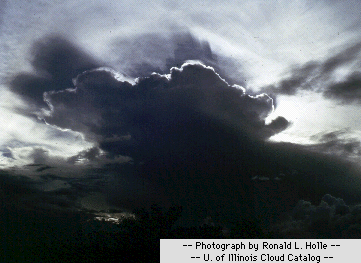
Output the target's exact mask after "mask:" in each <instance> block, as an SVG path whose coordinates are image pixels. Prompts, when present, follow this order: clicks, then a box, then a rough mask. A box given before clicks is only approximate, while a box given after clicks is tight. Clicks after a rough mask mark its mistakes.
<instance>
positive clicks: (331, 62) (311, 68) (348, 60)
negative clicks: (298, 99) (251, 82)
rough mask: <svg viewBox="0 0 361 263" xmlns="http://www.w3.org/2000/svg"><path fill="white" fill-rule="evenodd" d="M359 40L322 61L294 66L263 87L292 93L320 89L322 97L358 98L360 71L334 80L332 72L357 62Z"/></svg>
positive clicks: (353, 99)
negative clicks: (287, 73) (277, 79)
mask: <svg viewBox="0 0 361 263" xmlns="http://www.w3.org/2000/svg"><path fill="white" fill-rule="evenodd" d="M360 50H361V43H357V44H355V45H353V46H351V47H349V48H346V49H345V50H343V51H342V52H339V53H337V54H336V55H334V56H331V57H330V58H328V59H326V60H325V61H322V62H321V61H310V62H308V63H306V64H304V65H299V66H294V67H293V69H291V71H290V72H289V76H288V77H286V78H284V79H283V80H281V81H280V82H279V83H278V84H276V85H271V86H268V87H265V88H264V89H265V90H266V91H269V92H271V93H275V94H286V95H295V94H296V93H297V92H298V91H300V90H313V91H318V92H322V93H323V94H324V96H325V97H327V98H332V99H339V100H342V101H345V102H352V101H355V100H358V99H359V97H360V95H359V90H358V89H359V84H360V73H359V72H354V73H352V74H351V75H349V76H348V77H347V78H346V80H344V81H340V82H338V81H335V78H334V74H335V73H336V71H337V70H339V69H342V67H344V66H348V65H350V64H352V63H355V62H357V61H358V58H359V53H360Z"/></svg>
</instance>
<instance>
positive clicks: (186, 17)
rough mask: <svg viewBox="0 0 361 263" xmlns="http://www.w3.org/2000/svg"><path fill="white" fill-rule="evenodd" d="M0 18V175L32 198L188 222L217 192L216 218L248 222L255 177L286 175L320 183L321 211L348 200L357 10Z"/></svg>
mask: <svg viewBox="0 0 361 263" xmlns="http://www.w3.org/2000/svg"><path fill="white" fill-rule="evenodd" d="M0 10H1V12H0V38H1V41H0V80H1V82H0V85H1V89H0V95H1V101H0V113H1V114H0V134H1V136H0V169H3V170H4V171H7V172H9V173H11V174H14V175H16V176H17V177H19V178H25V177H26V178H27V180H30V181H31V182H32V183H31V184H30V185H31V187H35V188H37V189H42V190H44V191H56V190H59V189H82V190H81V191H80V190H79V191H80V192H81V193H79V196H78V197H79V202H78V203H77V205H78V206H81V205H79V204H82V203H84V202H85V201H84V200H93V199H92V198H89V196H88V194H89V193H93V192H101V193H102V194H103V195H104V196H105V198H106V199H107V200H108V202H109V203H112V205H115V206H118V207H127V208H133V207H134V206H139V205H146V203H147V202H148V203H150V202H159V203H162V204H163V205H168V204H170V203H176V202H178V200H180V201H179V202H180V203H181V204H182V205H184V206H186V207H189V211H187V212H186V213H188V214H189V215H193V214H196V213H198V212H199V210H197V209H198V208H199V207H202V206H204V207H206V208H205V209H204V210H205V211H206V212H204V214H202V215H200V216H199V217H202V216H207V213H208V212H207V211H211V210H212V209H213V208H212V207H211V206H212V205H213V204H214V200H213V199H217V198H216V197H215V196H222V197H224V198H226V199H227V200H232V202H228V205H227V206H225V207H224V214H227V213H228V214H229V213H230V211H233V210H237V209H238V211H240V213H236V212H235V213H234V216H240V215H241V214H242V213H241V211H245V210H246V211H251V210H252V211H253V208H249V206H250V205H249V204H250V203H253V202H258V203H257V205H256V206H257V207H259V204H260V203H261V202H262V200H263V199H262V198H261V197H257V198H253V197H250V196H251V195H252V194H251V193H250V192H249V191H250V190H249V189H250V187H248V186H250V185H251V184H252V182H253V181H254V180H252V178H253V179H254V178H258V179H259V178H268V180H270V178H271V179H272V178H279V176H280V174H283V175H284V174H290V176H289V177H290V178H291V179H290V180H291V181H292V180H293V179H294V178H293V177H292V176H293V175H294V174H295V173H294V172H297V173H299V174H301V175H300V177H302V178H303V179H302V180H305V184H307V183H306V182H307V180H308V179H305V178H306V177H304V175H305V174H309V173H312V174H313V175H316V177H317V178H319V176H322V178H323V179H322V180H324V181H322V182H316V183H315V185H314V187H315V189H322V190H319V192H320V193H319V195H320V196H319V195H317V198H318V201H320V200H321V197H322V195H323V194H326V193H327V194H332V195H340V196H336V197H337V198H344V199H345V200H346V201H349V202H355V200H358V199H357V198H356V197H359V196H361V194H360V193H361V191H358V189H359V188H358V184H359V183H360V182H359V181H360V180H361V177H360V173H359V168H360V167H359V165H358V163H359V160H360V154H361V148H360V140H361V124H360V122H359V121H358V120H359V118H360V117H361V107H360V99H361V95H360V91H361V88H360V87H361V72H360V56H361V55H360V51H361V44H360V41H359V39H360V35H361V30H360V27H359V23H360V18H361V16H360V12H359V11H358V10H360V3H359V1H356V0H355V1H353V0H348V1H346V2H345V1H342V2H339V1H317V2H315V1H306V0H298V1H285V0H279V1H276V0H273V1H260V0H259V1H258V0H257V1H254V0H253V1H248V0H245V1H233V0H232V1H227V2H226V3H223V2H222V3H220V2H217V1H213V0H210V1H198V0H197V1H158V0H156V1H152V2H149V1H100V0H95V1H64V0H62V1H51V2H49V1H40V0H38V1H31V2H29V1H26V2H25V1H17V0H15V1H5V0H4V1H1V2H0ZM295 156H296V157H295ZM297 158H301V159H302V160H303V161H299V160H296V159H297ZM317 162H318V163H319V164H320V166H321V167H322V168H319V167H318V166H317ZM206 163H213V164H214V165H213V166H212V165H211V167H206V166H207V165H206ZM336 164H337V165H339V166H337V169H336V168H334V165H336ZM185 167H188V168H186V169H185ZM341 167H342V169H346V170H342V169H341ZM99 171H101V174H100V172H99ZM119 171H120V172H119ZM240 171H242V172H240ZM239 173H241V174H243V175H242V176H241V178H242V179H241V180H239V178H238V177H237V175H239ZM325 173H330V175H329V176H328V177H327V178H325ZM119 174H120V175H119ZM199 174H202V176H198V175H199ZM205 174H207V176H208V177H207V176H205ZM217 174H224V175H227V179H225V178H223V177H218V176H217ZM340 177H342V178H341V179H340ZM180 178H181V179H180ZM24 180H25V179H24ZM207 180H214V182H217V184H218V186H211V187H210V186H209V183H206V182H207ZM302 180H301V181H302ZM312 180H313V179H312ZM350 180H353V182H354V184H353V185H352V186H351V184H350V183H347V182H349V181H350ZM25 181H26V180H25ZM99 182H101V184H103V185H105V187H103V188H102V187H99V184H98V183H99ZM79 185H82V187H83V188H81V187H80V186H79ZM77 187H78V188H77ZM199 187H200V188H199ZM202 187H203V188H202ZM350 187H351V188H352V189H351V190H350ZM169 189H172V190H169ZM184 189H189V191H188V192H187V191H185V190H184ZM199 189H203V190H199ZM205 189H207V190H205ZM225 189H228V191H226V190H225ZM229 189H231V190H232V191H234V192H235V191H238V192H239V193H240V194H239V195H238V196H234V195H233V194H232V193H231V192H232V191H230V190H229ZM209 191H210V192H211V193H214V194H213V195H212V196H209V195H208V193H207V192H209ZM260 191H261V190H260ZM276 192H277V190H274V191H273V190H270V192H269V193H268V194H269V196H270V198H271V196H272V195H273V198H275V196H276V194H275V193H276ZM316 192H317V191H316ZM347 193H348V194H347ZM189 196H192V198H193V199H192V200H190V198H189ZM204 196H207V198H205V197H204ZM245 197H247V198H248V199H247V198H245ZM82 198H85V199H84V200H83V199H82ZM212 198H213V199H212ZM259 198H261V199H259ZM263 198H265V197H263ZM302 198H303V199H305V198H306V199H307V198H311V197H310V195H309V194H307V193H303V192H302V193H300V195H299V196H294V197H293V199H292V200H293V201H294V202H295V201H297V199H302ZM312 198H316V197H312ZM198 199H199V200H201V201H197V202H198V203H197V202H195V201H194V200H198ZM206 199H209V200H213V203H212V202H211V201H209V200H208V201H207V200H206ZM251 199H252V200H251ZM253 199H257V200H258V201H254V200H253ZM271 199H272V198H271ZM82 200H83V201H82ZM145 200H147V202H146V201H145ZM240 200H243V201H240ZM244 200H246V201H244ZM270 202H271V201H270ZM272 202H273V201H272ZM305 202H306V201H305ZM148 203H147V204H148ZM211 203H212V204H211ZM215 203H216V206H221V205H223V204H222V202H221V201H219V200H218V201H217V202H215ZM286 204H287V205H286ZM330 204H331V203H330ZM71 205H74V204H71ZM285 205H286V207H288V206H289V207H291V206H292V205H294V203H292V201H289V203H287V202H286V201H280V202H279V203H278V204H277V205H275V206H277V207H278V208H277V209H281V207H282V206H285ZM69 206H70V204H69ZM89 206H91V205H89V204H87V207H89ZM98 206H99V205H98V204H94V207H98ZM107 206H109V204H107ZM236 206H237V207H238V208H237V209H235V208H234V207H236ZM259 209H260V210H259V211H258V212H257V213H262V212H260V211H261V208H259ZM262 209H273V210H274V211H277V209H276V208H275V207H274V206H273V207H272V208H267V207H264V208H262ZM250 213H251V212H250ZM276 213H277V212H274V214H276ZM190 217H192V216H190ZM228 219H229V218H228ZM228 219H225V220H228ZM186 220H187V219H185V221H186ZM192 220H193V217H192ZM265 224H266V223H265Z"/></svg>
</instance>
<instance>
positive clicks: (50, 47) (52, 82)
mask: <svg viewBox="0 0 361 263" xmlns="http://www.w3.org/2000/svg"><path fill="white" fill-rule="evenodd" d="M31 65H32V66H33V68H34V71H35V73H20V74H17V75H16V76H15V77H14V78H13V79H12V80H11V82H10V88H11V90H12V91H14V92H15V93H17V94H19V95H21V96H22V97H23V98H24V99H27V100H30V102H32V103H35V104H37V105H40V104H42V103H44V101H43V93H44V92H45V91H51V90H62V89H66V88H70V87H72V86H73V84H72V79H73V78H75V77H76V76H77V75H78V74H80V73H81V72H83V71H84V70H87V69H91V68H94V67H98V66H100V64H99V63H98V62H97V61H96V60H95V59H93V58H91V57H90V56H89V55H87V54H86V53H85V52H84V51H82V50H81V49H80V48H78V47H77V46H75V45H74V44H72V43H71V42H70V41H68V40H66V39H64V38H62V37H59V36H50V37H46V38H43V39H41V40H39V41H38V42H36V43H35V44H34V45H33V49H32V59H31Z"/></svg>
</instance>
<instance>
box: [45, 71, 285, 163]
mask: <svg viewBox="0 0 361 263" xmlns="http://www.w3.org/2000/svg"><path fill="white" fill-rule="evenodd" d="M45 97H46V99H47V100H48V103H49V105H50V107H51V108H52V110H53V112H52V116H51V117H48V118H45V119H46V121H47V122H48V123H51V124H55V125H57V126H60V127H62V128H71V129H73V130H77V131H81V132H89V133H92V134H90V135H92V136H93V137H94V136H95V137H96V136H101V138H100V139H99V142H100V145H101V147H103V149H105V150H107V151H108V152H113V153H114V154H127V155H130V156H134V155H136V154H139V148H143V147H140V145H143V146H144V145H145V144H147V147H146V148H147V151H149V150H151V149H152V150H151V152H154V154H156V152H157V151H159V150H158V148H162V147H160V144H159V143H162V141H167V140H172V136H173V134H177V133H179V131H180V128H181V129H182V133H184V134H183V135H182V134H177V136H185V137H184V138H183V139H186V138H189V139H192V138H191V136H189V135H190V134H193V133H194V135H195V134H197V133H202V134H204V133H205V132H204V131H203V129H204V128H202V126H204V127H207V124H206V123H205V122H206V121H205V120H207V121H208V122H210V123H212V122H214V125H217V126H221V125H224V126H229V127H230V128H234V129H237V130H240V131H243V133H244V134H246V135H247V136H249V137H251V138H258V139H260V138H262V139H264V138H268V137H270V136H272V135H274V134H275V133H277V132H279V131H282V130H284V129H285V128H286V127H287V126H288V122H287V121H286V120H285V119H284V118H278V119H276V120H275V121H274V122H272V123H271V124H269V125H265V121H264V119H265V118H266V117H267V115H268V114H269V113H270V112H271V111H272V99H271V98H270V97H268V96H267V95H265V94H263V95H259V96H256V97H252V96H249V95H247V94H244V91H243V90H242V89H240V88H237V87H232V86H229V85H228V84H227V83H226V82H225V81H224V80H223V79H221V78H220V77H219V75H218V74H217V73H216V72H215V71H214V70H213V68H209V67H205V66H203V65H201V64H185V65H183V66H182V68H181V69H177V68H173V69H172V71H171V74H170V75H169V76H165V75H158V74H152V75H151V76H150V77H147V78H143V79H140V80H138V82H137V83H136V84H135V85H132V84H130V83H128V82H126V81H118V80H117V79H116V76H115V75H114V73H112V72H111V71H109V70H106V69H99V70H92V71H87V72H85V73H83V74H81V75H79V76H78V78H77V79H76V89H71V90H64V91H58V92H49V93H47V94H46V95H45ZM217 123H218V124H217ZM195 129H200V130H199V131H196V132H194V131H192V130H195ZM127 135H130V136H127ZM203 136H205V137H207V135H206V134H204V135H203ZM198 137H199V136H197V138H198ZM180 138H181V137H180ZM149 140H152V141H153V144H154V145H153V146H152V145H151V144H149ZM184 142H186V141H184ZM209 142H211V140H210V141H209ZM132 144H133V145H132ZM162 146H163V147H166V144H164V145H162ZM132 147H133V148H134V149H133V150H132V152H126V149H130V148H132ZM136 152H137V153H136ZM147 154H149V155H153V153H152V154H150V152H148V153H147Z"/></svg>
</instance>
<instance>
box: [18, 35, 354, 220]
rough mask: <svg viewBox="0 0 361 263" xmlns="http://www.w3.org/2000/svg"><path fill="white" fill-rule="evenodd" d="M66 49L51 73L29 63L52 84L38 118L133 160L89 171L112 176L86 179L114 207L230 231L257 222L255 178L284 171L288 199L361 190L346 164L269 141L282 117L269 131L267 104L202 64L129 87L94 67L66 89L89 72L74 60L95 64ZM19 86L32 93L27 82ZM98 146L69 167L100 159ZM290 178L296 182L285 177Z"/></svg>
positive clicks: (48, 62) (44, 65)
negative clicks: (154, 209)
mask: <svg viewBox="0 0 361 263" xmlns="http://www.w3.org/2000/svg"><path fill="white" fill-rule="evenodd" d="M44 43H48V42H46V41H45V42H44ZM49 43H50V44H51V45H50V46H51V47H55V49H56V50H64V49H63V48H61V47H59V46H58V45H54V44H52V41H50V42H49ZM59 43H61V42H59ZM59 43H58V44H59ZM62 43H65V48H66V47H69V44H68V42H66V41H65V42H62ZM44 45H45V44H44ZM59 45H60V44H59ZM70 46H71V47H73V46H72V45H70ZM47 48H49V51H48V53H49V54H54V52H55V51H54V52H53V51H51V50H52V49H51V48H50V47H44V50H47ZM68 50H69V52H70V53H71V54H72V55H71V56H70V55H66V54H63V53H62V52H60V54H63V55H64V56H65V57H69V60H66V61H69V63H65V62H64V63H65V65H62V66H59V65H55V64H54V63H53V62H52V61H55V60H56V59H55V58H53V59H50V58H46V57H44V58H41V59H40V58H39V59H38V60H39V62H37V63H34V67H35V68H36V71H37V72H39V76H40V74H41V75H42V76H44V77H43V78H48V75H49V76H51V77H49V81H51V83H52V84H51V86H50V87H49V90H46V91H45V92H44V94H42V96H41V97H42V98H44V99H45V102H46V103H47V105H48V106H49V109H50V113H49V115H46V114H45V115H42V116H39V117H42V118H44V120H45V121H46V122H47V123H48V124H50V125H56V126H57V127H60V128H65V129H71V130H75V131H79V132H81V133H83V134H84V136H85V137H86V138H87V139H89V140H91V141H92V142H95V143H96V146H97V147H99V148H100V149H101V150H102V151H105V153H107V154H108V156H107V157H108V158H114V160H116V158H117V157H118V156H119V155H122V156H129V157H130V158H132V159H133V160H134V162H128V163H127V166H126V165H123V164H120V163H112V164H110V165H108V166H106V165H105V166H104V167H102V169H100V170H96V169H94V170H93V171H92V173H94V174H96V176H97V178H98V177H104V175H105V174H107V173H112V179H111V180H109V182H107V183H106V185H104V184H100V183H99V184H97V183H95V182H94V180H93V179H92V178H91V176H92V175H89V178H85V179H84V180H85V181H84V182H85V183H84V184H86V185H91V186H92V187H93V188H91V190H92V191H95V189H104V190H103V191H104V194H105V195H106V196H107V198H108V200H109V201H110V202H112V203H114V204H116V205H118V206H119V207H125V208H134V207H135V206H143V205H144V206H146V205H150V204H151V203H154V202H157V203H160V204H161V205H169V204H177V205H182V206H183V207H184V210H183V211H184V214H185V215H186V217H185V218H186V219H184V217H183V220H184V221H185V222H188V223H189V222H191V221H197V222H198V223H199V222H200V221H199V220H201V221H202V220H203V219H204V218H205V217H207V216H212V217H213V216H217V214H218V215H219V216H218V218H219V217H220V218H221V219H220V221H223V222H225V221H226V222H230V221H232V220H239V219H240V218H241V219H242V218H245V217H252V215H253V214H254V207H253V205H254V198H253V196H254V192H253V189H254V188H253V184H254V182H253V181H252V180H251V178H252V177H255V176H259V177H269V178H275V177H276V176H278V175H279V174H280V173H281V172H283V173H287V174H288V176H286V177H287V179H285V180H287V182H288V183H286V186H284V187H286V188H287V187H291V189H294V188H296V189H297V191H293V190H292V191H285V192H287V193H288V195H287V196H285V197H284V198H287V200H299V199H300V198H306V197H309V196H310V195H312V196H313V195H314V198H319V197H320V195H321V196H322V195H324V194H325V193H331V194H340V193H341V194H342V197H344V196H347V197H348V198H349V199H352V198H356V197H358V196H360V193H359V190H358V189H359V188H358V186H359V185H360V184H359V182H358V180H356V179H355V178H356V176H355V174H354V171H353V170H352V167H351V166H349V165H348V163H344V162H341V161H340V160H337V159H333V158H332V157H326V156H324V155H322V154H317V153H313V152H310V151H308V150H307V149H305V148H303V147H300V146H295V145H291V144H277V145H276V144H270V143H268V142H265V139H267V138H269V137H270V136H272V135H274V134H276V133H278V132H280V131H282V130H284V129H285V128H287V127H288V125H289V122H288V121H287V120H286V119H284V118H283V117H278V118H277V119H275V120H274V121H273V122H271V123H270V124H268V125H266V123H265V118H266V117H267V115H268V114H269V113H270V112H271V111H272V106H273V100H272V99H271V98H270V97H269V96H268V95H266V94H261V95H258V96H250V95H248V94H247V93H246V92H245V90H244V89H243V88H241V87H240V86H237V85H233V86H231V85H229V84H228V83H227V82H226V81H225V80H223V79H222V78H221V77H220V76H219V75H218V74H217V73H216V71H215V70H214V69H213V68H211V67H206V66H204V65H203V64H200V63H187V64H183V65H182V66H181V68H173V69H172V70H171V72H170V74H168V75H160V74H157V73H154V74H151V75H150V76H148V77H143V78H139V79H137V80H136V81H134V83H133V82H132V81H130V80H129V81H127V78H125V77H124V76H122V75H121V74H118V73H117V72H115V71H113V70H111V69H108V68H97V69H92V70H86V71H84V72H82V73H80V74H79V75H77V77H76V78H75V79H74V82H72V79H73V78H74V76H73V75H74V74H77V73H78V70H79V71H80V70H81V69H83V68H85V69H86V68H87V66H89V67H90V66H91V64H92V63H85V62H84V63H83V62H81V63H79V62H78V61H77V60H75V61H74V63H75V65H74V66H73V65H72V64H71V63H70V62H71V61H73V60H72V59H71V58H80V61H86V62H87V61H93V60H92V59H82V58H84V56H83V55H78V53H77V51H80V50H81V49H78V48H69V49H68ZM55 53H56V52H55ZM65 53H66V52H65ZM79 54H83V53H82V52H80V53H79ZM39 56H40V55H39ZM40 57H41V56H40ZM50 57H51V56H50ZM55 57H56V56H55ZM61 57H63V56H62V55H61ZM40 62H41V63H40ZM83 64H84V66H83ZM85 65H87V66H85ZM64 67H65V68H64ZM67 67H70V68H69V69H68V68H67ZM61 70H65V72H68V73H66V74H65V73H61V72H58V71H61ZM47 74H48V75H47ZM19 76H21V75H19ZM29 79H31V78H29ZM69 83H72V84H74V86H71V85H68V84H69ZM29 85H30V84H29ZM23 86H24V87H28V86H27V82H26V79H25V78H24V83H23ZM30 86H31V85H30ZM54 87H55V88H54ZM51 88H52V89H53V90H50V89H51ZM20 90H22V89H20ZM40 93H41V92H40V91H39V93H38V94H40ZM34 96H35V95H34ZM28 97H29V96H28ZM39 101H40V100H39ZM97 147H94V148H92V149H89V150H86V151H83V152H81V153H79V154H78V155H76V156H74V158H70V159H68V162H70V163H76V162H78V161H79V160H80V159H88V160H92V159H97V158H99V155H101V154H100V150H99V148H97ZM39 148H40V147H39ZM46 157H47V153H44V152H42V151H41V149H40V150H37V151H34V152H33V159H34V161H35V159H36V160H40V161H42V158H43V159H44V158H46ZM54 170H55V169H51V171H54ZM294 170H297V171H298V175H299V176H296V175H295V174H293V173H292V172H290V171H294ZM87 180H88V181H87ZM92 180H93V181H92ZM97 180H98V179H97ZM350 180H353V181H354V183H353V184H352V185H351V186H350V185H349V182H350ZM270 181H272V182H274V181H276V180H270ZM97 182H98V181H97ZM310 182H311V183H310ZM118 186H119V187H118ZM144 186H146V187H144ZM148 186H149V187H148ZM127 187H128V188H127ZM145 188H147V189H145ZM355 188H357V189H355ZM89 189H90V188H87V190H89ZM305 189H307V191H306V190H305ZM281 190H282V189H281ZM268 191H272V190H268ZM277 191H280V190H279V189H278V190H277ZM133 193H134V194H133ZM270 195H271V193H270ZM345 200H346V199H345ZM187 217H188V218H187Z"/></svg>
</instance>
